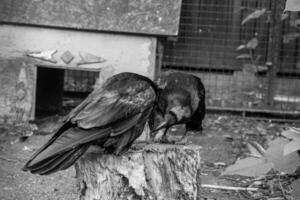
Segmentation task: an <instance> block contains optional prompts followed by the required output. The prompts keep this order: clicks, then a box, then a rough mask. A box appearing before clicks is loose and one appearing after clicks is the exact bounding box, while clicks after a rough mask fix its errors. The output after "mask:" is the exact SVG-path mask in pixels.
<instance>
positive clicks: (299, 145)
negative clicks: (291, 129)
mask: <svg viewBox="0 0 300 200" xmlns="http://www.w3.org/2000/svg"><path fill="white" fill-rule="evenodd" d="M298 150H300V139H295V140H293V141H291V142H289V143H287V144H286V145H285V146H284V149H283V155H284V156H286V155H288V154H290V153H293V152H295V151H298Z"/></svg>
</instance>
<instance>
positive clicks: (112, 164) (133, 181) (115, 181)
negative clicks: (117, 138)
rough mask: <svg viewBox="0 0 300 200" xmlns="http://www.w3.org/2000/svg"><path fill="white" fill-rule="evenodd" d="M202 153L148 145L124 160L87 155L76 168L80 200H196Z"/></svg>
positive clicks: (191, 147)
mask: <svg viewBox="0 0 300 200" xmlns="http://www.w3.org/2000/svg"><path fill="white" fill-rule="evenodd" d="M200 149H201V147H200V146H196V145H187V146H183V145H166V144H149V145H146V146H144V147H143V148H142V149H140V150H136V151H135V150H131V151H130V152H128V153H126V154H124V155H122V156H115V155H110V154H100V153H96V152H89V153H86V154H85V156H83V157H82V158H81V159H80V160H79V161H78V162H77V164H76V166H75V168H76V174H77V179H78V183H79V184H78V185H79V190H80V194H81V196H80V199H81V200H125V199H126V200H127V199H128V200H129V199H131V200H135V199H136V200H148V199H149V200H150V199H151V200H177V199H178V200H179V199H182V200H189V199H194V200H196V199H197V196H198V192H199V184H200V183H199V180H198V177H199V172H200Z"/></svg>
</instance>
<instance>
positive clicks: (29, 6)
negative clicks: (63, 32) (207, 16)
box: [0, 0, 181, 35]
mask: <svg viewBox="0 0 300 200" xmlns="http://www.w3.org/2000/svg"><path fill="white" fill-rule="evenodd" d="M180 8H181V0H88V1H82V0H64V1H57V0H47V1H44V0H22V1H20V0H0V22H1V21H2V22H8V23H21V24H32V25H43V26H53V27H66V28H76V29H86V30H99V31H112V32H128V33H142V34H151V35H177V33H178V28H179V18H180Z"/></svg>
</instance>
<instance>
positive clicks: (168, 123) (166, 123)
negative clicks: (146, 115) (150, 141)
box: [151, 113, 176, 133]
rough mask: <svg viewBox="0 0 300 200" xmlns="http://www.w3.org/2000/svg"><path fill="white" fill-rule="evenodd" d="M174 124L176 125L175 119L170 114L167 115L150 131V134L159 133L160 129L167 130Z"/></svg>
mask: <svg viewBox="0 0 300 200" xmlns="http://www.w3.org/2000/svg"><path fill="white" fill-rule="evenodd" d="M175 123H176V119H175V117H174V116H173V115H172V114H170V113H167V114H166V115H165V117H164V120H163V121H162V122H160V124H159V125H158V126H157V127H156V128H155V129H154V130H152V131H151V133H153V132H156V131H159V130H160V129H163V128H168V127H170V126H172V125H173V124H175Z"/></svg>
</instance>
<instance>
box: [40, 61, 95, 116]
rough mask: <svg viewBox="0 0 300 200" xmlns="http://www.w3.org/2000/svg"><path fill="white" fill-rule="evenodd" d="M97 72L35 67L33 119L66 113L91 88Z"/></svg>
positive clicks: (80, 100) (85, 95)
mask: <svg viewBox="0 0 300 200" xmlns="http://www.w3.org/2000/svg"><path fill="white" fill-rule="evenodd" d="M98 76H99V72H95V71H93V72H90V71H84V70H69V69H58V68H51V67H44V66H38V67H37V82H36V103H35V119H36V120H39V119H43V118H48V117H49V116H54V115H56V116H57V115H59V116H63V115H66V114H67V113H68V112H69V111H70V110H71V109H72V108H74V107H76V106H77V105H78V104H80V103H81V102H82V100H83V99H85V98H86V97H87V95H88V94H89V93H90V92H91V91H92V90H93V86H94V84H95V82H96V80H97V77H98Z"/></svg>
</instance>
